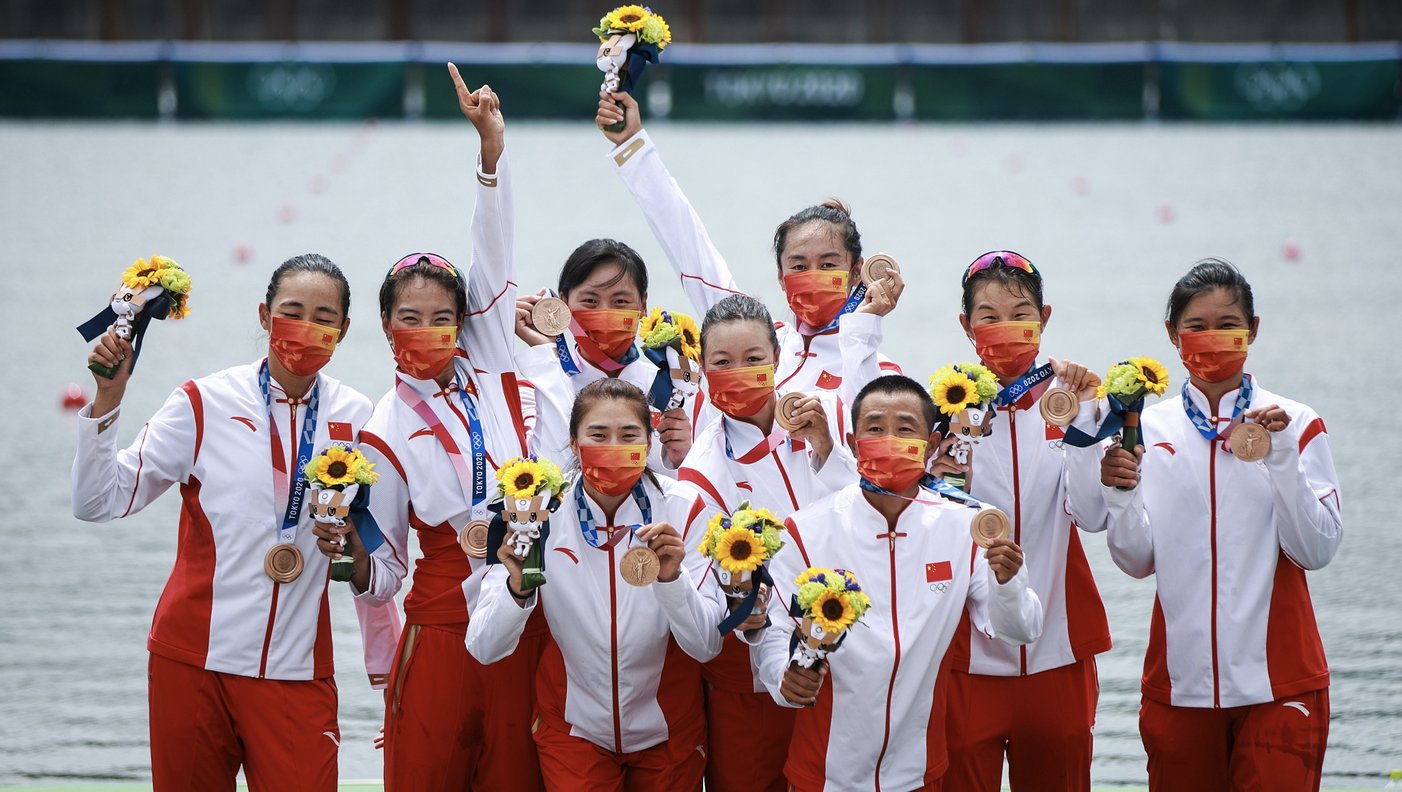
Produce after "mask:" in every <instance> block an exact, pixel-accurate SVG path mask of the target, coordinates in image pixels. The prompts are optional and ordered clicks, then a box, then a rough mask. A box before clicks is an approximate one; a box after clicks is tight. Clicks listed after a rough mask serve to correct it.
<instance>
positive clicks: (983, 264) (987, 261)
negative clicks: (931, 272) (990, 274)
mask: <svg viewBox="0 0 1402 792" xmlns="http://www.w3.org/2000/svg"><path fill="white" fill-rule="evenodd" d="M995 267H1008V268H1009V269H1020V270H1022V271H1023V272H1026V273H1027V274H1028V275H1032V276H1035V277H1038V278H1040V277H1041V276H1042V274H1041V273H1040V272H1038V271H1037V268H1036V267H1034V266H1032V262H1030V261H1028V260H1027V259H1025V258H1023V257H1022V255H1021V254H1018V253H1014V252H1012V251H1011V250H994V251H992V252H990V253H984V254H983V255H982V256H979V257H978V258H976V259H974V262H973V263H972V264H970V265H969V266H968V268H967V269H965V270H964V279H963V281H961V283H968V282H969V278H972V277H973V276H974V275H976V274H978V273H980V272H983V271H984V270H987V269H993V268H995Z"/></svg>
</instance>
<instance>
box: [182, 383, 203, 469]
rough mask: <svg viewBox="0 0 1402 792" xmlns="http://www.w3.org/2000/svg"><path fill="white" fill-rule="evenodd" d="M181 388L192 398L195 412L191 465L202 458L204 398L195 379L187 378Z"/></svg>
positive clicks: (191, 401) (192, 408)
mask: <svg viewBox="0 0 1402 792" xmlns="http://www.w3.org/2000/svg"><path fill="white" fill-rule="evenodd" d="M180 389H181V390H183V391H185V396H186V397H187V398H189V399H190V409H191V410H192V411H193V412H194V414H195V454H194V456H192V457H191V458H190V465H191V466H194V464H195V462H196V460H198V459H199V458H200V446H201V445H202V444H203V443H204V399H203V398H202V397H201V396H200V386H198V385H196V384H195V381H194V380H185V384H184V385H181V386H180Z"/></svg>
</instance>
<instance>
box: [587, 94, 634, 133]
mask: <svg viewBox="0 0 1402 792" xmlns="http://www.w3.org/2000/svg"><path fill="white" fill-rule="evenodd" d="M615 103H621V104H622V105H623V109H622V110H620V109H618V104H615ZM619 121H622V122H623V129H622V130H620V131H618V132H610V131H609V130H607V129H604V127H606V126H611V125H613V124H617V123H618V122H619ZM594 123H595V124H598V126H599V131H600V132H603V133H604V137H606V138H608V139H609V142H610V143H612V144H613V145H615V146H618V145H621V144H622V143H623V141H625V140H627V139H628V138H630V137H632V136H634V135H636V134H638V133H639V132H641V131H643V116H642V113H640V112H639V111H638V100H637V99H634V98H633V97H632V95H631V94H626V93H623V92H622V91H618V92H615V93H609V92H607V91H600V92H599V114H598V115H597V116H595V118H594Z"/></svg>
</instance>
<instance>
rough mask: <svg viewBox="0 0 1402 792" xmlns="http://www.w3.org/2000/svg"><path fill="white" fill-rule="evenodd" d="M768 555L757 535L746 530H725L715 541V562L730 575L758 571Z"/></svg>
mask: <svg viewBox="0 0 1402 792" xmlns="http://www.w3.org/2000/svg"><path fill="white" fill-rule="evenodd" d="M768 555H769V553H768V551H767V550H765V547H764V542H763V541H762V540H761V539H760V537H759V535H758V534H756V533H755V532H754V531H751V530H750V529H748V528H727V529H725V530H724V531H723V532H721V535H720V537H719V538H718V539H717V541H716V560H717V561H720V565H721V567H722V568H724V569H725V571H727V572H730V573H731V574H734V573H737V572H753V571H755V570H756V569H759V567H760V565H761V564H763V563H764V559H765V557H766V556H768Z"/></svg>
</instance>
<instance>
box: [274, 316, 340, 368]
mask: <svg viewBox="0 0 1402 792" xmlns="http://www.w3.org/2000/svg"><path fill="white" fill-rule="evenodd" d="M340 337H341V331H340V329H339V328H336V327H327V326H326V325H320V324H317V323H316V322H303V321H301V320H298V319H285V318H283V317H281V316H274V317H273V318H272V321H271V322H270V329H269V331H268V349H269V351H271V352H272V353H273V357H275V358H277V362H279V363H281V364H282V367H283V368H285V369H287V370H288V371H290V372H292V373H293V374H295V375H297V376H299V377H310V376H311V375H313V374H315V373H317V372H318V371H321V369H322V367H323V366H325V365H326V364H327V363H328V362H330V361H331V353H332V352H335V351H336V341H337V339H339V338H340Z"/></svg>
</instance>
